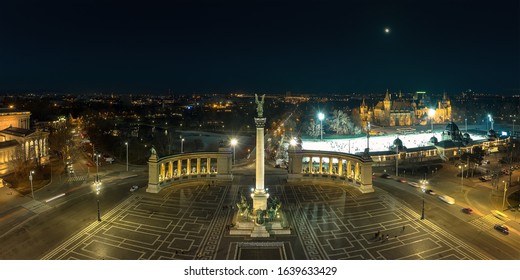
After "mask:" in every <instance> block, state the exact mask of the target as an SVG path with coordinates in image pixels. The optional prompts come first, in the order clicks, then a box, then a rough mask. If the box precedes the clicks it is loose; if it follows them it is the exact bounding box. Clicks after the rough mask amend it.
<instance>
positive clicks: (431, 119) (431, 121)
mask: <svg viewBox="0 0 520 280" xmlns="http://www.w3.org/2000/svg"><path fill="white" fill-rule="evenodd" d="M434 116H435V110H434V109H433V108H432V109H430V110H428V117H430V124H431V126H432V128H431V129H432V133H433V117H434Z"/></svg>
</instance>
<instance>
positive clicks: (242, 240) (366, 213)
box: [43, 174, 488, 260]
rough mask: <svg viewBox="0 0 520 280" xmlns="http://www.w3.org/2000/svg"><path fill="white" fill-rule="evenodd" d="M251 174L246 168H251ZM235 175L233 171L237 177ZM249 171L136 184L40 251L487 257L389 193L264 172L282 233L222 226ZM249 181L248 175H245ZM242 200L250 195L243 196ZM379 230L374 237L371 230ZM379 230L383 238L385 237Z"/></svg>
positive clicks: (101, 255)
mask: <svg viewBox="0 0 520 280" xmlns="http://www.w3.org/2000/svg"><path fill="white" fill-rule="evenodd" d="M251 175H252V174H251ZM241 177H242V178H241ZM251 179H253V180H254V178H253V176H249V177H248V176H240V175H238V176H236V177H235V180H234V181H233V182H236V184H235V183H231V184H217V185H211V184H206V183H205V184H195V183H192V184H185V185H182V186H176V187H171V188H167V189H164V190H163V191H161V192H160V193H158V194H150V193H145V192H142V191H140V192H137V193H135V194H133V195H132V196H130V197H129V198H127V199H126V200H124V201H123V202H122V203H121V204H119V205H118V206H117V207H115V208H113V209H112V210H111V211H110V212H107V213H106V214H104V215H103V216H102V221H101V222H97V221H96V222H93V223H92V224H91V225H89V226H88V227H86V228H85V229H83V230H82V231H80V232H78V233H76V234H74V235H73V236H71V237H70V238H69V239H68V240H66V241H65V242H63V243H62V244H61V245H60V246H58V247H57V248H55V249H54V250H52V251H50V252H49V253H47V254H46V255H45V256H44V257H43V259H61V260H63V259H67V260H68V259H81V260H90V259H110V260H156V259H178V260H194V259H205V260H248V259H263V260H283V259H288V260H343V259H345V260H347V259H355V260H361V259H373V260H404V259H412V260H423V259H425V260H432V259H450V260H459V259H466V260H477V259H487V258H488V257H486V256H485V255H482V254H480V253H479V252H478V251H477V250H475V249H474V248H472V247H471V246H469V245H467V244H465V243H464V242H462V241H461V240H459V239H457V238H455V237H454V236H452V235H450V234H449V233H447V232H446V231H444V230H442V229H441V228H439V227H438V226H436V225H434V224H433V223H431V222H429V221H428V220H421V219H420V213H417V212H415V211H413V210H412V209H410V208H409V207H407V206H406V205H404V204H403V203H401V202H400V201H398V200H397V199H395V198H393V197H391V195H389V194H388V193H386V192H385V191H384V190H380V189H377V190H376V191H375V192H373V193H369V194H362V193H361V192H360V191H359V190H358V189H356V188H355V187H352V186H348V185H343V186H341V185H340V186H332V185H330V186H329V185H318V184H311V183H306V184H283V183H278V184H276V182H280V180H279V178H276V177H275V176H272V177H270V176H269V175H268V174H266V183H267V185H269V192H270V193H271V195H273V196H276V197H279V198H280V200H281V202H282V205H283V208H284V213H285V215H286V216H287V219H288V222H289V224H290V225H291V234H290V235H278V236H277V235H271V236H270V237H266V238H252V237H250V236H236V235H231V234H230V231H229V227H230V226H231V224H232V222H233V216H234V214H235V213H236V211H235V210H234V208H235V206H234V205H236V202H237V201H238V200H239V199H240V193H241V192H242V193H248V192H250V188H251V185H252V184H253V181H252V180H251ZM249 181H251V182H249ZM249 199H250V198H249ZM378 231H379V232H380V236H383V238H382V240H381V238H376V234H377V232H378ZM387 235H388V238H387Z"/></svg>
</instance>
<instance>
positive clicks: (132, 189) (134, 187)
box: [130, 186, 139, 192]
mask: <svg viewBox="0 0 520 280" xmlns="http://www.w3.org/2000/svg"><path fill="white" fill-rule="evenodd" d="M137 189H139V186H132V187H131V188H130V191H131V192H135V191H137Z"/></svg>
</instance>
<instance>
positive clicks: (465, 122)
mask: <svg viewBox="0 0 520 280" xmlns="http://www.w3.org/2000/svg"><path fill="white" fill-rule="evenodd" d="M464 125H465V126H466V133H467V132H468V119H464Z"/></svg>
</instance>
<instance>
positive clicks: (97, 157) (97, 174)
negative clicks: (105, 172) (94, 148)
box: [96, 154, 99, 183]
mask: <svg viewBox="0 0 520 280" xmlns="http://www.w3.org/2000/svg"><path fill="white" fill-rule="evenodd" d="M96 183H99V154H96Z"/></svg>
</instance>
